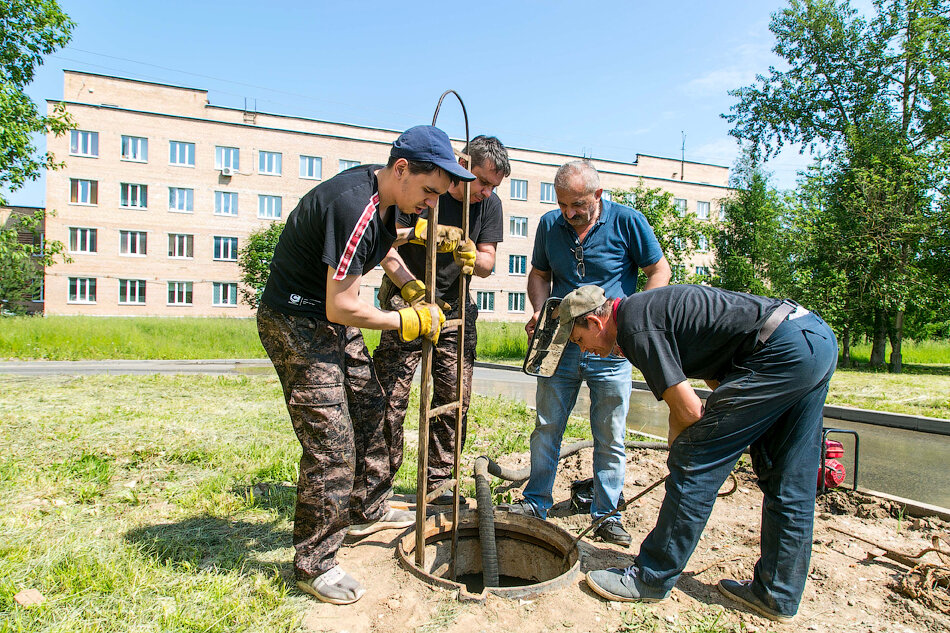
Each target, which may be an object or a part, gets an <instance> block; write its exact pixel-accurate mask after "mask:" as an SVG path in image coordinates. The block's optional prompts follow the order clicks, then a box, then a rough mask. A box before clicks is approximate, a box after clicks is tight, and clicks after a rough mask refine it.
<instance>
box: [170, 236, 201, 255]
mask: <svg viewBox="0 0 950 633" xmlns="http://www.w3.org/2000/svg"><path fill="white" fill-rule="evenodd" d="M181 251H184V253H185V254H184V255H182V254H181ZM168 257H169V258H170V259H194V258H195V236H194V234H193V233H169V234H168Z"/></svg>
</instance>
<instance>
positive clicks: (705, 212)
mask: <svg viewBox="0 0 950 633" xmlns="http://www.w3.org/2000/svg"><path fill="white" fill-rule="evenodd" d="M696 217H697V218H699V219H700V220H708V219H709V203H708V202H697V203H696Z"/></svg>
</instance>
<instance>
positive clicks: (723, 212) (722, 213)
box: [719, 202, 726, 222]
mask: <svg viewBox="0 0 950 633" xmlns="http://www.w3.org/2000/svg"><path fill="white" fill-rule="evenodd" d="M719 221H720V222H725V221H726V204H725V203H724V202H720V203H719Z"/></svg>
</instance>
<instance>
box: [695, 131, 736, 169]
mask: <svg viewBox="0 0 950 633" xmlns="http://www.w3.org/2000/svg"><path fill="white" fill-rule="evenodd" d="M686 140H687V144H686V160H694V161H696V162H700V163H712V164H714V165H725V166H727V167H732V164H733V163H735V162H736V156H738V155H739V144H738V143H736V141H735V139H733V138H731V137H726V138H721V139H717V140H715V141H711V142H709V143H704V144H702V145H700V146H699V147H696V148H693V149H690V146H689V142H688V141H689V138H688V137H687V139H686Z"/></svg>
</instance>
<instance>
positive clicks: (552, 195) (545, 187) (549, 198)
mask: <svg viewBox="0 0 950 633" xmlns="http://www.w3.org/2000/svg"><path fill="white" fill-rule="evenodd" d="M604 193H607V192H606V191H605V192H604ZM546 194H547V195H546ZM541 202H543V203H545V204H547V203H552V204H557V192H555V191H554V183H553V182H542V183H541Z"/></svg>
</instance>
